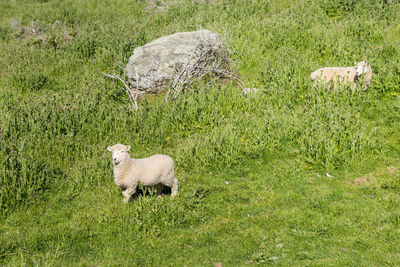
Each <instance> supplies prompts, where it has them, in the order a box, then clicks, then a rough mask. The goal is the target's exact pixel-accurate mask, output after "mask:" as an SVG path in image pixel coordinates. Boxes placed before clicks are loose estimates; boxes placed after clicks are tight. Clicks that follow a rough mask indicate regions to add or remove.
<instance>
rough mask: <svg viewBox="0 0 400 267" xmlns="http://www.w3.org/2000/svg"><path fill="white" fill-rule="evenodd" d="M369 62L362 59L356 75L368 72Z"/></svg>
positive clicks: (358, 64)
mask: <svg viewBox="0 0 400 267" xmlns="http://www.w3.org/2000/svg"><path fill="white" fill-rule="evenodd" d="M367 67H368V63H367V61H365V60H364V61H361V62H358V63H357V69H356V75H357V76H361V75H363V74H364V73H366V72H367Z"/></svg>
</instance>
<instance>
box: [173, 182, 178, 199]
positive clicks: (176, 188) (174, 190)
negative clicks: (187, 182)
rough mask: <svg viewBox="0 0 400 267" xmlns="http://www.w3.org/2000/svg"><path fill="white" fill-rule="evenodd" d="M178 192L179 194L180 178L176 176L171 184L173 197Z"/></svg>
mask: <svg viewBox="0 0 400 267" xmlns="http://www.w3.org/2000/svg"><path fill="white" fill-rule="evenodd" d="M176 194H178V180H176V178H174V181H173V182H172V186H171V197H172V198H173V197H174V196H176Z"/></svg>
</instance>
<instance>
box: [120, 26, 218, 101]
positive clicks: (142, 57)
mask: <svg viewBox="0 0 400 267" xmlns="http://www.w3.org/2000/svg"><path fill="white" fill-rule="evenodd" d="M221 47H222V44H221V42H220V40H219V37H218V34H216V33H213V32H211V31H208V30H199V31H195V32H179V33H175V34H172V35H169V36H164V37H161V38H158V39H156V40H154V41H152V42H150V43H147V44H145V45H144V46H141V47H138V48H136V49H135V50H134V51H133V54H132V56H131V57H130V58H129V62H128V64H127V65H126V67H125V73H126V75H127V76H128V78H129V83H130V86H131V87H132V88H134V89H139V90H141V91H146V92H150V93H158V92H160V91H162V90H164V89H166V88H167V87H168V86H169V85H170V83H171V82H173V81H176V80H177V79H179V76H182V73H183V72H185V74H184V75H185V76H187V77H189V76H195V75H196V73H200V72H199V71H198V70H197V69H198V68H199V66H201V67H202V68H205V67H206V66H204V64H203V63H204V62H207V60H203V59H204V57H205V56H206V55H216V54H218V53H219V51H220V49H221ZM183 70H184V71H183ZM198 76H201V75H198ZM189 78H190V77H189Z"/></svg>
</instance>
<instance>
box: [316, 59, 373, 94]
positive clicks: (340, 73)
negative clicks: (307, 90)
mask: <svg viewBox="0 0 400 267" xmlns="http://www.w3.org/2000/svg"><path fill="white" fill-rule="evenodd" d="M363 74H364V75H365V78H364V88H365V89H366V88H367V87H368V85H369V83H370V81H371V76H372V70H371V66H370V65H369V64H368V63H367V62H366V61H362V62H359V63H357V65H356V66H353V67H325V68H321V69H318V70H316V71H314V72H313V73H311V75H310V78H311V80H313V81H314V86H317V85H318V84H319V83H320V82H325V83H328V82H333V85H334V88H335V89H336V88H337V83H343V84H346V83H348V84H350V86H351V87H352V88H354V87H355V86H356V84H357V82H358V80H359V79H360V76H361V75H363Z"/></svg>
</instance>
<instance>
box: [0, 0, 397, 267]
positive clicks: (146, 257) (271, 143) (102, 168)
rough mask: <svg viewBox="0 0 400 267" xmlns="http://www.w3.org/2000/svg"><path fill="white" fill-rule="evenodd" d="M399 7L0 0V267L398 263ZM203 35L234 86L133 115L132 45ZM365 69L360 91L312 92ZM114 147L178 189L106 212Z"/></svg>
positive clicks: (213, 86) (212, 86) (111, 202)
mask: <svg viewBox="0 0 400 267" xmlns="http://www.w3.org/2000/svg"><path fill="white" fill-rule="evenodd" d="M399 14H400V4H399V3H398V1H383V0H361V1H354V0H329V1H328V0H319V1H313V0H300V1H288V0H286V1H282V0H270V1H261V0H246V1H245V0H241V1H239V0H215V1H213V0H209V1H195V0H191V1H189V0H180V1H166V0H160V1H143V0H142V1H139V0H130V1H128V0H112V1H111V0H106V1H95V0H93V1H82V0H47V1H46V0H42V1H40V0H30V1H22V0H12V1H11V0H3V1H0V69H1V70H2V75H0V111H1V112H0V265H6V266H7V265H8V266H20V265H28V266H36V265H39V266H42V265H48V266H213V264H215V263H221V264H222V265H223V266H242V265H253V264H261V265H267V266H268V265H273V264H276V265H282V266H292V265H296V266H325V265H333V266H387V265H389V266H395V265H400V159H399V157H400V132H399V129H400V98H399V96H400V16H399ZM200 28H206V29H209V30H212V31H215V32H217V33H219V34H220V35H221V36H223V37H224V42H225V44H226V46H227V47H228V48H229V50H230V57H231V58H232V59H234V60H235V61H236V69H237V71H238V74H239V75H240V77H241V79H242V80H243V81H244V82H245V83H246V85H247V86H248V87H254V88H258V89H259V92H258V93H256V94H252V95H243V94H242V93H241V89H240V88H239V87H238V86H237V84H235V83H230V82H224V83H221V82H219V81H217V80H214V79H212V78H209V79H207V80H203V81H199V82H197V83H196V84H195V86H194V87H193V88H191V90H189V91H187V92H186V93H185V94H183V95H180V96H179V98H178V99H177V100H176V101H173V102H169V103H167V104H165V103H163V101H162V100H163V96H149V97H146V98H144V99H143V100H142V101H140V103H139V110H138V111H137V112H133V111H131V109H130V102H129V99H128V97H127V96H126V94H125V92H124V91H123V90H122V86H121V84H120V83H119V82H118V81H114V80H110V79H107V78H105V77H104V76H103V75H102V72H106V73H116V74H118V75H121V76H122V75H123V66H124V65H125V64H126V63H127V61H128V58H129V56H130V55H131V53H132V51H133V50H134V48H135V47H138V46H141V45H144V44H145V43H147V42H150V41H152V40H154V39H155V38H158V37H161V36H164V35H168V34H172V33H175V32H178V31H193V30H198V29H200ZM364 59H366V60H368V61H369V62H370V64H371V66H372V69H373V76H372V81H371V84H370V86H369V88H368V90H366V91H363V90H362V88H358V89H357V90H355V91H351V90H349V88H346V87H343V88H339V89H338V90H337V91H332V90H327V88H313V86H312V83H311V81H310V79H309V75H310V73H311V72H312V71H314V70H315V69H317V68H320V67H324V66H351V65H353V64H354V62H358V61H361V60H364ZM115 143H123V144H129V145H131V146H132V149H131V156H133V157H137V158H139V157H146V156H150V155H152V154H156V153H165V154H168V155H170V156H171V157H173V158H174V159H175V160H176V173H177V178H178V181H179V185H180V191H179V195H178V197H177V198H176V199H174V200H171V199H170V198H169V196H168V195H165V196H164V197H162V198H156V196H155V194H154V191H151V190H150V191H148V192H147V193H146V194H139V195H138V196H136V198H135V199H133V200H132V201H131V202H130V203H129V204H128V205H123V203H122V195H121V193H120V189H119V188H117V186H116V185H115V184H114V181H113V173H112V168H113V167H112V163H111V155H110V153H109V152H108V151H107V150H106V147H107V146H108V145H113V144H115Z"/></svg>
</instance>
